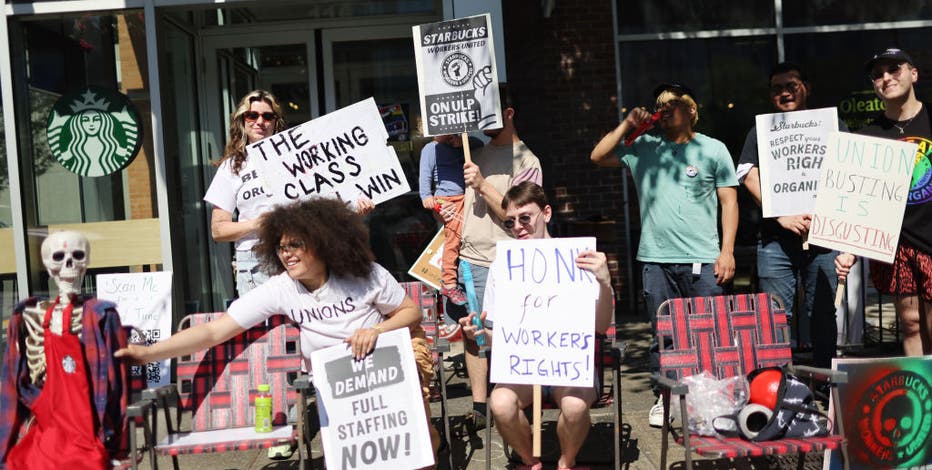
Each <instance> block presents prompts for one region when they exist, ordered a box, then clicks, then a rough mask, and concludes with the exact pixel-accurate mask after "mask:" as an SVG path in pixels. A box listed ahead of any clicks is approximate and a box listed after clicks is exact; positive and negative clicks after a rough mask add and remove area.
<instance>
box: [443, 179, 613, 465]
mask: <svg viewBox="0 0 932 470" xmlns="http://www.w3.org/2000/svg"><path fill="white" fill-rule="evenodd" d="M501 208H502V210H503V211H505V217H504V218H503V219H502V227H504V228H505V229H506V230H508V231H509V232H510V234H511V235H512V236H513V237H514V238H517V239H519V240H528V239H542V238H551V237H550V233H549V232H548V231H547V222H549V221H550V217H551V214H552V210H551V208H550V205H549V204H547V196H546V195H545V194H544V190H543V188H541V187H540V186H539V185H538V184H536V183H533V182H530V181H525V182H522V183H520V184H518V185H517V186H513V187H512V188H511V189H509V190H508V192H507V193H505V196H504V197H503V198H502V203H501ZM493 264H494V262H493ZM576 265H577V266H578V267H579V268H580V269H584V270H586V271H589V272H591V273H593V274H594V275H595V279H596V281H597V282H598V284H599V299H598V302H597V304H596V320H595V331H596V333H599V334H603V335H604V334H605V332H606V330H608V326H609V325H610V324H611V321H612V316H613V315H614V311H615V309H614V304H613V298H614V291H613V290H612V280H611V275H610V274H609V271H608V264H607V262H606V257H605V253H601V252H598V251H584V252H581V253H579V256H577V257H576ZM494 272H495V270H494V269H490V271H489V276H488V278H487V281H486V286H485V303H484V304H483V309H484V311H483V312H482V313H481V314H477V313H476V312H472V313H470V314H469V315H468V316H467V317H464V318H461V319H460V320H459V321H460V325H461V326H462V329H463V334H464V335H465V336H466V337H468V338H476V337H477V336H482V337H485V340H486V342H487V343H491V341H492V335H491V334H489V333H490V332H489V331H488V330H490V329H491V328H492V327H493V323H494V317H495V316H496V315H507V314H508V312H495V311H494V306H495V301H494V298H495V276H494V274H493V273H494ZM476 315H479V316H480V319H482V321H483V324H484V325H485V327H484V328H478V327H477V326H476V325H475V322H474V320H473V318H474V317H475V316H476ZM598 356H599V354H598V352H596V354H594V355H593V361H595V360H596V357H598ZM595 365H596V364H595V363H593V370H598V368H596V367H595ZM533 387H534V386H533V385H516V384H502V383H500V384H496V385H495V388H494V389H493V390H492V396H491V402H490V407H491V409H492V416H493V417H494V418H495V424H496V426H498V432H499V433H500V434H501V435H502V439H504V440H505V442H506V443H508V445H510V446H512V447H513V448H514V450H515V452H516V453H517V454H518V455H519V456H520V457H521V460H522V464H521V465H518V466H517V467H516V468H518V469H520V470H541V469H542V468H543V464H542V463H541V461H540V459H539V458H538V457H537V456H535V455H534V454H533V449H532V435H531V426H530V424H529V423H528V420H527V417H526V416H525V415H524V413H523V412H522V410H523V409H524V408H527V407H528V406H530V405H531V404H532V403H533V398H532V390H533ZM544 388H545V389H546V390H545V391H544V394H545V395H547V396H549V397H551V398H552V401H553V402H554V403H555V404H556V405H557V406H558V407H559V408H560V418H559V420H558V421H557V438H558V439H559V441H560V458H559V460H558V462H557V469H558V470H564V469H585V468H588V467H584V466H577V465H576V454H577V453H578V452H579V449H580V448H581V447H582V444H583V442H584V441H585V440H586V435H588V434H589V427H590V424H591V420H590V418H589V408H590V406H592V403H594V402H595V401H596V400H597V399H598V393H597V387H544ZM538 422H539V421H538Z"/></svg>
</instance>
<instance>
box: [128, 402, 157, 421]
mask: <svg viewBox="0 0 932 470" xmlns="http://www.w3.org/2000/svg"><path fill="white" fill-rule="evenodd" d="M153 406H154V405H153V403H152V399H149V398H143V399H142V400H139V401H137V402H136V403H133V404H131V405H128V406H127V407H126V416H127V417H129V418H142V417H145V416H146V415H147V414H148V413H149V411H150V410H152V407H153Z"/></svg>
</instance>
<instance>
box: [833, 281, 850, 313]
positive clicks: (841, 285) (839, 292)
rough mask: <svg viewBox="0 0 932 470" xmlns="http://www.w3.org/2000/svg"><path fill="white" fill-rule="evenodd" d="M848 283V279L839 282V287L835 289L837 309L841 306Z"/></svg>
mask: <svg viewBox="0 0 932 470" xmlns="http://www.w3.org/2000/svg"><path fill="white" fill-rule="evenodd" d="M847 283H848V281H847V278H845V279H839V280H838V287H837V288H836V289H835V308H838V307H840V306H841V299H842V297H844V295H845V286H846V285H847Z"/></svg>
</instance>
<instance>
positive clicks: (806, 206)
mask: <svg viewBox="0 0 932 470" xmlns="http://www.w3.org/2000/svg"><path fill="white" fill-rule="evenodd" d="M837 130H838V111H837V110H836V109H835V108H821V109H809V110H805V111H794V112H790V113H774V114H759V115H757V155H758V157H759V167H760V192H761V210H762V211H763V216H764V217H779V216H781V215H799V214H811V213H812V209H813V208H814V207H815V197H816V189H817V183H818V182H819V175H820V173H821V167H822V160H823V159H824V157H825V148H826V140H827V139H828V133H829V132H834V131H837Z"/></svg>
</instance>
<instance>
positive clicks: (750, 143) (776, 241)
mask: <svg viewBox="0 0 932 470" xmlns="http://www.w3.org/2000/svg"><path fill="white" fill-rule="evenodd" d="M809 91H810V88H809V82H808V80H807V79H806V74H805V73H804V72H803V70H802V68H800V66H798V65H796V64H793V63H790V62H781V63H779V64H777V65H775V66H774V68H773V70H771V72H770V104H771V105H772V106H773V109H774V111H775V112H778V113H788V112H792V111H802V110H804V109H807V108H808V100H809ZM839 127H840V130H843V131H847V130H848V129H847V127H845V125H844V123H842V122H841V121H839ZM759 165H760V158H759V156H758V153H757V126H754V127H751V130H750V131H748V135H747V138H745V140H744V148H743V149H742V150H741V159H740V160H739V161H738V175H739V179H740V180H741V181H742V183H744V186H745V187H746V188H747V189H748V192H750V193H751V196H752V197H753V198H754V202H756V203H757V206H758V207H760V206H761V188H760V169H759ZM745 172H746V174H745ZM811 221H812V214H799V215H792V216H782V217H772V218H766V219H762V220H761V223H760V241H759V242H758V244H757V275H758V278H759V281H760V290H761V291H763V292H767V293H769V294H771V295H774V296H776V297H778V298H779V299H780V301H781V302H782V303H783V306H784V307H785V308H786V313H787V315H789V316H792V315H793V314H795V313H799V312H797V309H796V292H797V288H800V287H801V288H802V289H803V293H804V294H805V295H804V297H803V299H804V300H803V302H802V303H801V304H800V307H801V308H800V309H799V310H800V311H801V313H802V314H803V315H805V318H808V319H809V321H810V324H809V325H810V326H809V331H811V332H813V333H815V334H813V335H811V336H807V335H803V336H802V337H800V338H798V339H797V340H798V341H799V342H801V343H804V342H808V341H809V340H810V338H811V341H812V346H813V349H812V356H813V362H814V363H815V365H816V366H819V367H831V365H832V358H833V357H835V343H836V339H837V338H836V337H837V331H838V328H837V325H836V323H835V303H834V295H835V287H836V285H837V281H836V277H835V275H834V269H835V266H834V260H835V256H836V255H837V254H838V253H837V252H835V251H833V250H829V249H827V248H822V247H818V246H809V247H808V248H805V247H804V245H803V243H804V241H805V237H806V235H807V234H808V233H809V224H810V222H811Z"/></svg>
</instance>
